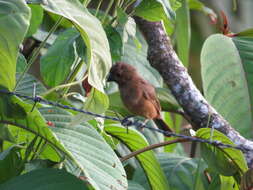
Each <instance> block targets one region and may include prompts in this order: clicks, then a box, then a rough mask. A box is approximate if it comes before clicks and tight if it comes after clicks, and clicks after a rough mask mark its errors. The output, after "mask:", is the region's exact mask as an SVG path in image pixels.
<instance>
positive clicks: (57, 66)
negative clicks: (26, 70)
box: [40, 28, 80, 87]
mask: <svg viewBox="0 0 253 190" xmlns="http://www.w3.org/2000/svg"><path fill="white" fill-rule="evenodd" d="M79 35H80V34H79V32H78V31H76V30H75V29H73V28H71V29H68V30H66V31H64V32H63V33H61V34H59V36H58V37H57V39H56V40H55V42H54V43H53V44H52V46H51V47H50V48H49V49H48V51H47V53H46V54H45V55H43V56H42V57H41V63H40V70H41V74H42V77H43V79H44V82H45V83H46V84H47V85H48V86H50V87H54V86H57V85H59V84H61V83H63V82H64V81H65V80H66V78H67V77H68V76H69V74H70V71H71V67H72V65H73V64H74V61H75V59H76V54H75V49H74V42H75V40H76V39H77V38H78V37H79Z"/></svg>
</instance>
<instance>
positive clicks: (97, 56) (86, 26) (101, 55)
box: [43, 0, 111, 92]
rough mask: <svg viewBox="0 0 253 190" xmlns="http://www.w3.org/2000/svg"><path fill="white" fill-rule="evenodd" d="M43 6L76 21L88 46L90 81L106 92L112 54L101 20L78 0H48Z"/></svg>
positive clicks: (76, 25)
mask: <svg viewBox="0 0 253 190" xmlns="http://www.w3.org/2000/svg"><path fill="white" fill-rule="evenodd" d="M43 8H44V9H46V10H47V11H49V12H53V13H55V14H58V15H61V16H63V17H65V18H67V19H69V20H70V21H72V22H73V23H74V25H75V27H76V28H77V29H78V30H79V32H80V33H81V36H82V38H83V40H84V42H85V44H86V46H87V57H88V63H87V64H88V71H89V72H88V81H89V83H90V84H91V85H92V86H93V87H95V88H96V89H98V90H99V91H101V92H104V81H105V78H106V76H107V73H108V72H109V69H110V67H111V55H110V48H109V43H108V41H107V37H106V34H105V32H104V30H103V28H102V25H101V23H100V22H99V20H98V19H97V18H96V17H94V16H92V15H91V14H90V13H89V12H88V10H87V9H86V8H85V7H84V6H83V5H82V4H81V3H80V2H79V1H78V0H48V1H47V5H43Z"/></svg>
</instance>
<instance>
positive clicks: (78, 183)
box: [0, 169, 88, 190]
mask: <svg viewBox="0 0 253 190" xmlns="http://www.w3.org/2000/svg"><path fill="white" fill-rule="evenodd" d="M0 189H1V190H14V189H19V190H28V189H32V190H41V189H44V190H56V189H61V190H69V189H74V190H88V188H87V186H86V185H85V183H84V182H83V181H82V180H80V179H77V178H76V177H75V176H73V175H71V174H70V173H68V172H66V171H64V170H58V169H40V170H34V171H32V172H29V173H26V174H24V175H21V176H18V177H16V178H13V179H11V180H9V181H8V182H6V183H4V184H1V185H0Z"/></svg>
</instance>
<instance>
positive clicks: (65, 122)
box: [40, 108, 127, 190]
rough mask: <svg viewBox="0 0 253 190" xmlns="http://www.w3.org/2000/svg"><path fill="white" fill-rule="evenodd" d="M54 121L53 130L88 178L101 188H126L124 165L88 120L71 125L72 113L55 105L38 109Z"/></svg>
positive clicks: (94, 185)
mask: <svg viewBox="0 0 253 190" xmlns="http://www.w3.org/2000/svg"><path fill="white" fill-rule="evenodd" d="M40 111H41V113H42V114H43V116H44V117H45V118H46V119H47V120H48V121H51V122H52V123H54V127H52V130H53V131H54V133H55V134H56V135H57V137H58V138H59V139H60V141H61V142H62V143H63V144H64V146H65V147H66V148H67V149H68V151H69V152H71V154H72V155H73V158H74V159H75V164H77V165H78V167H80V168H81V170H82V172H83V173H84V174H85V177H86V178H87V181H88V182H89V183H90V184H91V185H92V186H93V187H94V188H95V189H101V190H111V189H112V188H113V189H126V188H127V179H126V174H125V171H124V168H123V166H122V164H121V162H120V161H119V159H118V157H117V155H116V154H115V153H114V152H113V150H112V149H111V147H110V146H109V145H108V144H107V143H106V142H105V140H104V139H103V138H102V137H101V136H100V135H99V134H98V132H97V131H96V130H95V129H94V128H93V127H92V126H90V125H89V124H88V123H82V124H80V125H75V126H73V125H70V122H71V120H72V119H73V116H72V115H71V114H70V113H68V112H67V111H64V110H60V109H56V108H42V109H40Z"/></svg>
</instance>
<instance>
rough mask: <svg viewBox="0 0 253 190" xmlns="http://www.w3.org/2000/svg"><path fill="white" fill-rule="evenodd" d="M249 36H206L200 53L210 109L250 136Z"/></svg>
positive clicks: (252, 103) (252, 116)
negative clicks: (212, 107) (213, 109)
mask: <svg viewBox="0 0 253 190" xmlns="http://www.w3.org/2000/svg"><path fill="white" fill-rule="evenodd" d="M252 44H253V40H252V38H229V37H226V36H223V35H220V34H216V35H212V36H210V37H209V38H208V39H207V40H206V42H205V44H204V46H203V49H202V52H201V75H202V80H203V88H204V94H205V97H206V98H207V100H208V101H209V103H210V104H211V105H213V106H214V108H215V109H216V110H217V111H218V112H219V113H220V114H221V115H222V116H223V117H224V118H225V119H226V120H228V122H229V123H230V124H231V125H232V126H233V127H234V128H236V129H237V130H238V131H239V132H241V134H242V135H244V136H245V137H252V132H250V131H252V124H253V109H252V108H253V98H252V97H253V83H252V81H253V80H252V78H253V70H252V68H253V67H252V61H251V60H252V59H253V54H252V53H251V52H252V50H253V49H252V47H253V46H252Z"/></svg>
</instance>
